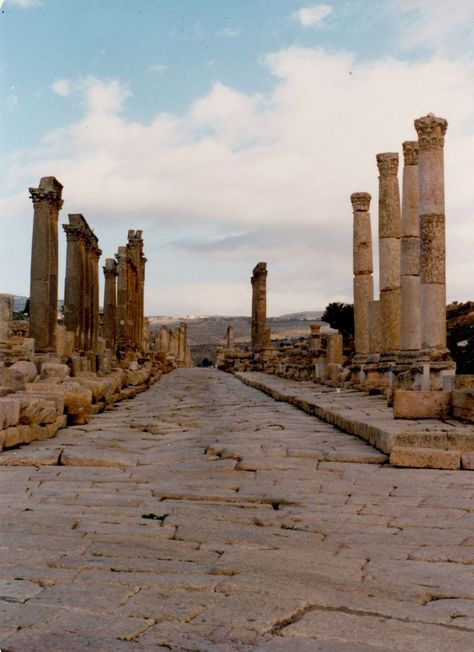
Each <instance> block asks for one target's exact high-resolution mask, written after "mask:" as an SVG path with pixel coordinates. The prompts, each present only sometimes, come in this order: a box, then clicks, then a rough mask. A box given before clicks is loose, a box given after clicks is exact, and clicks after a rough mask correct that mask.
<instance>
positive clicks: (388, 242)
mask: <svg viewBox="0 0 474 652" xmlns="http://www.w3.org/2000/svg"><path fill="white" fill-rule="evenodd" d="M379 252H380V254H379V255H380V259H381V260H382V261H383V264H381V265H380V289H381V290H395V289H397V288H398V287H400V239H398V238H382V239H381V240H380V242H379Z"/></svg>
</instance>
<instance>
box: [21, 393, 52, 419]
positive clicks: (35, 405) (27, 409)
mask: <svg viewBox="0 0 474 652" xmlns="http://www.w3.org/2000/svg"><path fill="white" fill-rule="evenodd" d="M19 400H20V424H30V423H40V424H44V423H52V422H53V421H55V419H56V417H57V411H56V402H55V401H54V400H48V399H47V398H34V397H29V396H22V397H21V398H20V399H19Z"/></svg>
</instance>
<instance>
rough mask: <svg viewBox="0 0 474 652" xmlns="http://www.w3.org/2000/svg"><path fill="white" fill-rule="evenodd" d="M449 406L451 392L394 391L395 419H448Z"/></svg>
mask: <svg viewBox="0 0 474 652" xmlns="http://www.w3.org/2000/svg"><path fill="white" fill-rule="evenodd" d="M450 407H451V392H441V391H439V392H418V391H410V390H405V389H396V390H395V391H394V397H393V416H394V417H395V419H449V416H450Z"/></svg>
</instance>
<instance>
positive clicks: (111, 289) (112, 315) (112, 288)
mask: <svg viewBox="0 0 474 652" xmlns="http://www.w3.org/2000/svg"><path fill="white" fill-rule="evenodd" d="M117 267H118V265H117V262H116V261H115V260H114V259H113V258H106V260H105V265H104V267H103V268H102V269H103V270H104V277H105V287H104V337H105V343H106V346H107V348H108V349H110V350H111V351H113V352H114V353H115V332H116V319H117V314H116V311H117V275H118V272H117Z"/></svg>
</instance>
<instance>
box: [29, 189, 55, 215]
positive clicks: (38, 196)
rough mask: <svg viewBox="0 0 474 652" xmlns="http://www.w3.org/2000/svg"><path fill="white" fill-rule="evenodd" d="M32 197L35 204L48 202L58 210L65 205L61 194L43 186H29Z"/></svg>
mask: <svg viewBox="0 0 474 652" xmlns="http://www.w3.org/2000/svg"><path fill="white" fill-rule="evenodd" d="M29 191H30V199H31V201H32V202H33V204H34V205H35V204H48V205H49V206H53V207H55V208H57V209H58V210H61V208H62V206H63V203H64V202H63V200H62V199H61V194H60V193H58V192H56V191H54V190H50V191H46V192H45V191H44V190H43V189H42V188H29Z"/></svg>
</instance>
